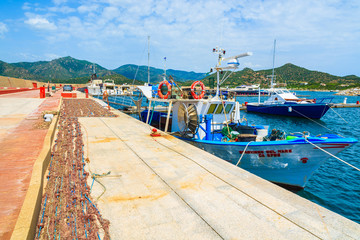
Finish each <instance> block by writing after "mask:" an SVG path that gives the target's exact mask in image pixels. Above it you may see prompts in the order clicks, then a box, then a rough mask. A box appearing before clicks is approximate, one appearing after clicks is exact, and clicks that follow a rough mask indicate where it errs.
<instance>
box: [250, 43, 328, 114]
mask: <svg viewBox="0 0 360 240" xmlns="http://www.w3.org/2000/svg"><path fill="white" fill-rule="evenodd" d="M275 45H276V40H275V41H274V54H273V69H272V75H271V88H270V90H269V94H270V97H269V99H267V100H266V101H264V102H263V103H260V97H259V101H258V102H253V103H248V104H247V105H246V110H247V111H248V112H256V113H265V114H273V115H281V116H289V117H301V118H310V119H320V118H321V117H323V116H324V115H325V113H326V112H327V111H328V110H329V109H330V107H331V106H332V103H331V101H332V98H322V99H318V100H316V99H305V98H298V97H297V96H295V95H294V93H292V92H290V91H289V90H287V89H285V88H274V85H275V81H274V80H275V75H274V63H275Z"/></svg>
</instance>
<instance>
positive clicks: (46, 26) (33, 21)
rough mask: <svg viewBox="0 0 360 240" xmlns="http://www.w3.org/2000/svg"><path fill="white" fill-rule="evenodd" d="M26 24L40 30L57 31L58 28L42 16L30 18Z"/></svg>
mask: <svg viewBox="0 0 360 240" xmlns="http://www.w3.org/2000/svg"><path fill="white" fill-rule="evenodd" d="M25 23H26V24H28V25H30V26H31V27H33V28H36V29H39V30H56V29H57V27H56V25H55V24H54V23H52V22H49V20H47V19H46V18H45V17H42V16H34V17H30V18H29V19H28V20H26V21H25Z"/></svg>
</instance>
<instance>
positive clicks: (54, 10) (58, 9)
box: [48, 6, 76, 14]
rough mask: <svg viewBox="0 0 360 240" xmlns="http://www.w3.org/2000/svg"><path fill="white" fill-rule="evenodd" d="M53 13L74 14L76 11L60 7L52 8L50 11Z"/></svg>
mask: <svg viewBox="0 0 360 240" xmlns="http://www.w3.org/2000/svg"><path fill="white" fill-rule="evenodd" d="M48 10H49V11H51V12H58V13H65V14H66V13H73V12H75V11H76V10H75V9H74V8H71V7H67V6H59V7H50V8H49V9H48Z"/></svg>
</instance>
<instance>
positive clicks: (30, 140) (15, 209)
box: [0, 90, 60, 240]
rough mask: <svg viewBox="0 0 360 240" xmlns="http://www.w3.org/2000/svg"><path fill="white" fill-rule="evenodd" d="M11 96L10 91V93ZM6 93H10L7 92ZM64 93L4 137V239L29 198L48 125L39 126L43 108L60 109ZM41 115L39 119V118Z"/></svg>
mask: <svg viewBox="0 0 360 240" xmlns="http://www.w3.org/2000/svg"><path fill="white" fill-rule="evenodd" d="M14 95H16V97H18V98H22V97H31V96H33V97H34V98H38V97H39V92H38V90H37V91H32V92H22V93H17V94H11V97H14ZM9 96H10V95H9ZM4 97H6V95H4ZM59 103H60V93H56V94H54V96H53V97H51V98H47V99H45V100H44V102H43V103H42V104H41V105H40V106H39V107H38V108H37V109H36V110H35V111H33V112H32V113H30V115H31V117H28V118H25V119H23V120H22V121H21V122H20V123H19V124H18V125H17V126H16V127H14V128H13V129H10V130H9V131H8V133H9V134H8V135H7V136H6V137H4V138H2V139H1V140H0V146H1V151H0V160H1V161H0V183H1V184H0V239H2V240H3V239H10V237H11V234H12V231H13V229H14V227H15V224H16V220H17V217H18V215H19V212H20V209H21V207H22V204H23V202H24V199H25V195H26V192H27V189H28V187H29V182H30V178H31V173H32V168H33V165H34V162H35V161H36V159H37V157H38V156H39V154H40V152H41V150H42V147H43V144H44V139H45V136H46V134H47V131H48V129H38V128H36V127H35V126H36V124H37V123H40V122H42V121H43V119H42V112H43V111H47V110H50V111H52V110H57V107H58V105H59ZM36 118H38V119H36Z"/></svg>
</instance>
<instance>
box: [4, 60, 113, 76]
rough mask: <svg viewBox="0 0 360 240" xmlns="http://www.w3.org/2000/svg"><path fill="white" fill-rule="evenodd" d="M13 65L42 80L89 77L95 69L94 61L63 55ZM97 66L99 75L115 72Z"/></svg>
mask: <svg viewBox="0 0 360 240" xmlns="http://www.w3.org/2000/svg"><path fill="white" fill-rule="evenodd" d="M11 65H12V66H15V67H20V68H24V69H26V70H28V71H29V72H30V73H31V74H33V75H34V76H37V77H38V78H40V79H41V80H49V79H51V80H65V79H70V78H79V77H84V76H88V77H89V76H90V75H91V73H92V71H93V70H92V68H93V63H91V62H88V61H85V60H78V59H75V58H72V57H63V58H58V59H55V60H52V61H39V62H32V63H31V62H19V63H13V64H11ZM95 67H96V72H97V73H98V74H99V75H102V76H106V75H110V74H114V73H113V72H111V71H109V70H107V69H105V68H103V67H101V66H100V65H97V64H95Z"/></svg>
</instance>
